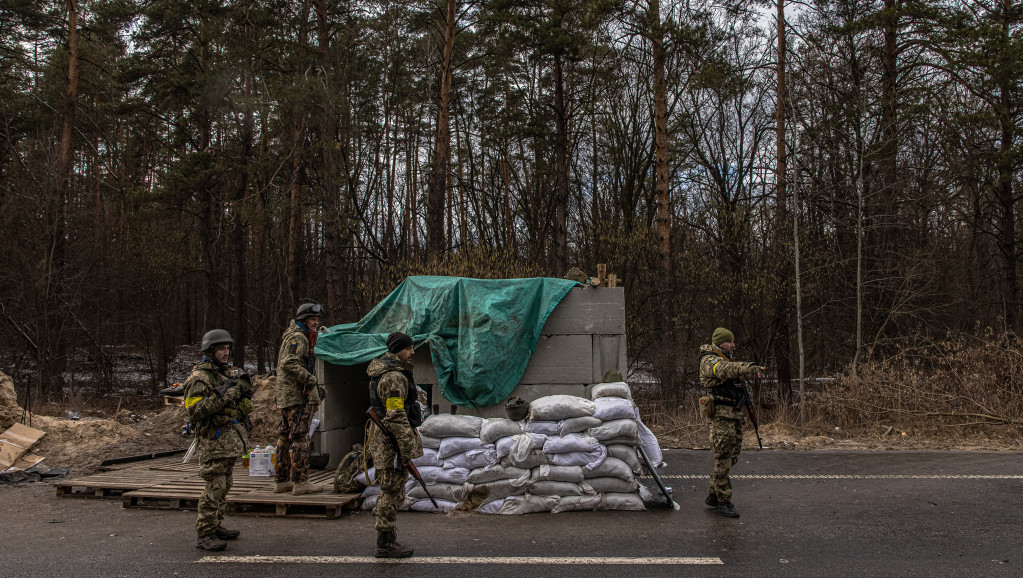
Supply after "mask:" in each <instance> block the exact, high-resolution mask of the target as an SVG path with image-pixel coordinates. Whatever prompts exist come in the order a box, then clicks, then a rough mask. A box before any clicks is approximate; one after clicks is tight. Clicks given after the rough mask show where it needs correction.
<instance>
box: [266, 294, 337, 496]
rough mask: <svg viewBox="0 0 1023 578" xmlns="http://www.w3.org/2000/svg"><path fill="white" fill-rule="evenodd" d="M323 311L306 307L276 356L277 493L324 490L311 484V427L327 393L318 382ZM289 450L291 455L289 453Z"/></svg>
mask: <svg viewBox="0 0 1023 578" xmlns="http://www.w3.org/2000/svg"><path fill="white" fill-rule="evenodd" d="M322 313H323V308H322V307H320V305H318V304H316V303H304V304H302V305H300V306H299V308H298V311H297V312H296V313H295V319H293V320H292V321H291V323H290V324H289V325H288V329H287V330H286V331H285V332H284V337H283V338H282V339H281V349H280V352H279V354H278V356H277V389H276V394H277V407H278V408H279V409H280V410H281V421H280V422H279V424H278V426H277V433H278V438H277V466H276V471H275V472H274V493H277V494H280V493H284V492H289V491H290V492H291V493H292V494H293V495H296V496H299V495H302V494H315V493H317V492H321V491H323V488H322V487H320V486H318V485H316V484H313V483H312V482H310V481H309V427H310V422H311V421H312V418H313V414H314V413H316V409H317V408H318V407H319V404H320V402H322V401H323V400H324V398H326V397H327V390H326V388H324V387H323V385H322V384H320V383H319V381H318V380H317V378H316V356H315V355H314V354H313V348H314V347H316V336H317V332H316V331H317V329H318V328H319V326H320V315H321V314H322ZM289 450H290V451H289Z"/></svg>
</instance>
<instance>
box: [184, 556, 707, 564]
mask: <svg viewBox="0 0 1023 578" xmlns="http://www.w3.org/2000/svg"><path fill="white" fill-rule="evenodd" d="M197 562H198V563H200V564H506V565H509V564H510V565H514V564H520V565H552V564H556V565H566V564H568V565H580V564H587V565H600V566H643V565H656V566H688V565H707V564H724V562H722V561H721V558H699V557H676V558H652V557H646V558H644V557H638V556H637V557H613V556H600V557H588V556H583V557H552V558H548V557H544V556H494V557H484V556H415V557H412V558H401V559H386V558H373V557H371V556H258V555H257V556H205V557H203V558H200V559H199V560H197Z"/></svg>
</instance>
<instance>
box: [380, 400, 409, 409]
mask: <svg viewBox="0 0 1023 578" xmlns="http://www.w3.org/2000/svg"><path fill="white" fill-rule="evenodd" d="M384 406H385V407H386V408H387V411H391V410H392V409H405V400H404V399H403V398H400V397H389V398H387V402H386V403H385V404H384Z"/></svg>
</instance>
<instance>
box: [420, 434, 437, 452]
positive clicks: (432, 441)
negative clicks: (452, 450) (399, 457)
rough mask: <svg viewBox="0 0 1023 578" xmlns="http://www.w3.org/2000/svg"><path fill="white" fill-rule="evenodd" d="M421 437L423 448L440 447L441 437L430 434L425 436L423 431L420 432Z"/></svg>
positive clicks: (432, 448) (433, 448)
mask: <svg viewBox="0 0 1023 578" xmlns="http://www.w3.org/2000/svg"><path fill="white" fill-rule="evenodd" d="M419 439H420V440H422V442H423V449H424V450H425V449H426V448H430V449H431V450H435V449H437V448H439V447H440V438H433V437H430V436H424V435H423V434H422V433H420V434H419Z"/></svg>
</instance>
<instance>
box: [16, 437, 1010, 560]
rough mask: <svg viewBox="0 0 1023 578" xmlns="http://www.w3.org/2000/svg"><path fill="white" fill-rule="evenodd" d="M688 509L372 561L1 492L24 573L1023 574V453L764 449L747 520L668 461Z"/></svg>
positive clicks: (404, 521)
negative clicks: (217, 545) (715, 508)
mask: <svg viewBox="0 0 1023 578" xmlns="http://www.w3.org/2000/svg"><path fill="white" fill-rule="evenodd" d="M665 459H666V460H667V461H668V466H667V467H665V468H664V469H663V470H662V475H663V476H664V478H665V483H666V484H667V485H669V486H671V487H672V488H673V490H674V496H675V501H676V502H678V503H679V505H680V509H679V510H678V511H675V510H669V509H656V510H650V511H648V512H569V513H563V514H532V515H528V516H485V515H468V516H461V517H449V516H443V515H437V514H419V513H407V514H406V513H402V514H400V515H399V520H398V537H399V540H401V541H403V542H407V543H409V544H411V545H413V546H414V547H415V549H416V556H415V557H413V558H411V559H409V560H407V561H403V562H400V563H380V562H377V561H375V560H373V559H372V558H371V556H372V553H373V546H374V536H375V534H374V531H373V518H372V516H371V515H370V514H368V513H364V512H357V513H354V514H352V515H350V516H346V517H343V518H340V519H337V520H306V519H282V518H257V517H229V519H228V522H229V523H228V524H227V525H228V526H229V527H233V528H238V529H240V530H241V531H242V536H241V538H240V539H238V540H236V541H234V542H231V543H230V546H229V548H228V550H227V551H226V552H223V553H219V554H215V555H211V554H210V553H207V552H202V551H199V550H196V549H195V548H194V535H193V533H192V532H193V522H194V519H195V514H194V513H193V512H187V511H160V510H142V509H127V510H125V509H122V508H121V506H120V501H119V500H99V499H85V498H58V497H56V496H55V492H54V490H53V488H52V487H50V486H48V485H45V484H19V485H14V486H0V523H2V526H3V530H2V534H0V536H2V540H3V545H2V548H0V577H6V576H54V575H64V576H103V577H112V576H175V575H178V576H210V575H227V576H234V575H245V576H299V575H301V576H338V575H341V576H355V575H368V576H420V575H423V574H427V573H431V574H440V575H443V576H488V577H492V576H543V578H553V577H560V576H616V577H619V576H678V575H683V574H684V575H687V576H729V577H735V576H829V577H832V576H835V577H837V576H856V577H862V576H1021V575H1023V530H1021V527H1023V508H1021V506H1023V453H1019V452H997V453H996V452H946V451H942V452H919V451H913V452H881V451H877V452H852V451H820V450H818V451H771V450H767V451H762V452H757V451H746V452H744V453H743V454H742V456H741V457H740V461H739V464H738V465H736V467H735V468H734V469H733V471H732V473H733V482H732V484H733V487H734V489H735V496H734V498H733V502H734V503H735V505H736V508H737V509H738V510H739V511H740V512H741V513H742V517H741V518H739V519H737V520H733V519H728V518H724V517H721V516H719V515H717V514H715V513H713V512H712V511H711V510H710V509H708V508H706V507H705V506H704V505H703V498H704V497H705V496H706V491H707V490H706V486H707V482H706V474H707V472H709V471H710V469H711V465H712V460H713V457H712V456H711V454H710V453H709V452H701V451H668V452H665Z"/></svg>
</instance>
